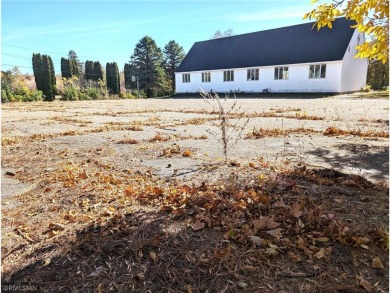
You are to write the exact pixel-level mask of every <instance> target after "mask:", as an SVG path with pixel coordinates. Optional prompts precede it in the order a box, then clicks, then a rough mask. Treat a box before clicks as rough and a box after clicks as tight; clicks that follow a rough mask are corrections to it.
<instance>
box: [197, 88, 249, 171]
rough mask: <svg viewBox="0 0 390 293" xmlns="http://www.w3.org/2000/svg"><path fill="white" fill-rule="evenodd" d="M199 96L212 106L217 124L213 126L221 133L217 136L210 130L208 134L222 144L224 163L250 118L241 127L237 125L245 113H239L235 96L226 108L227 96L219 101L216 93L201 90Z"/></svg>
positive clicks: (239, 107)
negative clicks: (216, 117) (216, 116)
mask: <svg viewBox="0 0 390 293" xmlns="http://www.w3.org/2000/svg"><path fill="white" fill-rule="evenodd" d="M199 94H200V95H201V96H202V98H203V99H204V100H205V101H206V102H207V103H208V104H209V105H210V106H212V109H213V111H212V113H216V114H217V115H218V120H217V121H218V123H216V124H215V125H216V126H217V127H219V129H220V131H221V133H220V135H218V134H216V133H214V132H212V131H211V130H209V133H210V134H211V135H213V136H214V137H216V138H217V139H218V141H219V142H220V143H221V144H222V148H223V154H224V157H225V163H226V162H227V161H228V151H229V149H230V148H232V147H233V146H234V145H235V144H236V143H237V142H238V140H239V139H240V138H242V133H243V131H244V129H245V127H246V125H247V124H248V122H249V119H250V118H247V119H246V120H245V121H244V123H243V124H242V125H239V123H240V122H241V121H242V119H243V118H244V117H245V112H241V106H240V105H238V103H237V98H236V95H234V102H233V104H232V105H231V106H228V105H227V102H228V101H229V96H228V95H225V98H224V99H221V98H220V96H219V95H218V94H217V93H214V92H206V91H205V90H203V89H200V90H199ZM233 113H234V115H233ZM231 117H234V118H231Z"/></svg>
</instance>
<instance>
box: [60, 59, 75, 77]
mask: <svg viewBox="0 0 390 293" xmlns="http://www.w3.org/2000/svg"><path fill="white" fill-rule="evenodd" d="M61 76H62V77H63V78H71V77H72V71H71V68H70V62H69V59H66V58H64V57H62V58H61Z"/></svg>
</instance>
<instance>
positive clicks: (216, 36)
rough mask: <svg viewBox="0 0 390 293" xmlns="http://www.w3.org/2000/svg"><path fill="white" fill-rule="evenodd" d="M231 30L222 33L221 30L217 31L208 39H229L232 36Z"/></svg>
mask: <svg viewBox="0 0 390 293" xmlns="http://www.w3.org/2000/svg"><path fill="white" fill-rule="evenodd" d="M233 35H234V33H233V30H232V29H231V28H230V29H228V30H226V31H224V32H221V30H217V31H216V32H215V33H214V35H212V36H211V38H210V39H220V38H226V37H231V36H233Z"/></svg>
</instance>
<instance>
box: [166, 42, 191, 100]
mask: <svg viewBox="0 0 390 293" xmlns="http://www.w3.org/2000/svg"><path fill="white" fill-rule="evenodd" d="M185 55H186V54H185V52H184V49H183V47H181V46H180V45H179V44H178V43H177V42H175V41H174V40H172V41H169V43H168V44H166V45H165V47H164V63H163V64H164V69H165V74H166V77H167V78H168V79H170V83H171V93H172V94H173V93H174V91H175V89H176V84H175V70H176V68H177V67H178V66H179V65H180V63H181V61H182V60H183V59H184V57H185Z"/></svg>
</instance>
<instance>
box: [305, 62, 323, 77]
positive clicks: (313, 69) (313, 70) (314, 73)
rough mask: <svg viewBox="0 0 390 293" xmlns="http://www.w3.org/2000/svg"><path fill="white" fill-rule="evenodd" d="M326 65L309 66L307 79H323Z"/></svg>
mask: <svg viewBox="0 0 390 293" xmlns="http://www.w3.org/2000/svg"><path fill="white" fill-rule="evenodd" d="M325 76H326V64H316V65H310V69H309V78H325Z"/></svg>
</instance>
